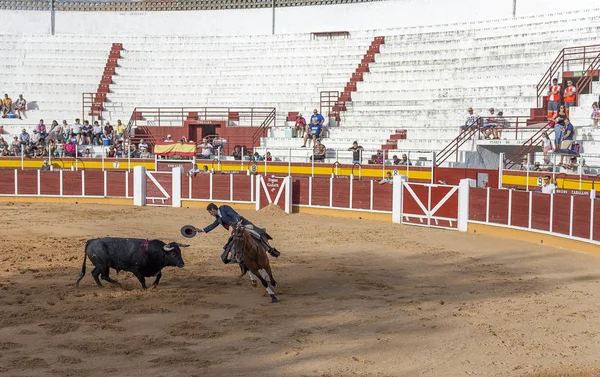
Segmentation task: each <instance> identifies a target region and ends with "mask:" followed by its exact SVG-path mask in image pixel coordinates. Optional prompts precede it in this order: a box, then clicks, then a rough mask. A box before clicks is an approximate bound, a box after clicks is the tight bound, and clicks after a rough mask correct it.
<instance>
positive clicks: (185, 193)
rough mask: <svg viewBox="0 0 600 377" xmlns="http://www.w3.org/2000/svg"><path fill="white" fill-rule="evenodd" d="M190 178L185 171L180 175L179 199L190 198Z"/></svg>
mask: <svg viewBox="0 0 600 377" xmlns="http://www.w3.org/2000/svg"><path fill="white" fill-rule="evenodd" d="M196 177H197V176H196ZM190 179H193V178H190V176H189V175H187V173H186V174H184V175H182V176H181V199H190Z"/></svg>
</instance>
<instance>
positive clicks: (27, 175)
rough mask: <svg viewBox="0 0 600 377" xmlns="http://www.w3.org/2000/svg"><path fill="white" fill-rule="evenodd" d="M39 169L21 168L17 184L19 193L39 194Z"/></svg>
mask: <svg viewBox="0 0 600 377" xmlns="http://www.w3.org/2000/svg"><path fill="white" fill-rule="evenodd" d="M37 180H38V177H37V170H19V171H18V174H17V185H18V190H17V191H18V193H19V195H37V193H38V188H37Z"/></svg>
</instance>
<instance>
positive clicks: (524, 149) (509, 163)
mask: <svg viewBox="0 0 600 377" xmlns="http://www.w3.org/2000/svg"><path fill="white" fill-rule="evenodd" d="M548 130H552V131H551V132H554V122H553V121H550V122H548V123H546V124H545V125H544V126H543V127H540V128H539V129H538V130H537V131H536V132H535V133H534V134H533V135H532V136H531V137H530V138H529V139H528V140H527V141H525V142H524V143H523V144H521V145H520V146H519V147H518V148H517V149H515V150H514V151H513V152H512V153H511V154H510V155H508V156H507V157H506V158H505V159H504V165H505V168H506V169H511V168H512V167H513V166H515V165H516V164H517V163H518V160H515V159H514V157H515V156H520V155H523V154H525V153H530V152H531V150H532V149H533V148H534V147H535V146H537V145H538V144H539V143H540V141H541V138H542V134H543V133H544V132H545V131H548Z"/></svg>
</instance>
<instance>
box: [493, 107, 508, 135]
mask: <svg viewBox="0 0 600 377" xmlns="http://www.w3.org/2000/svg"><path fill="white" fill-rule="evenodd" d="M505 128H510V122H509V121H508V120H506V118H505V117H504V112H502V111H498V116H497V117H496V137H497V138H498V139H500V136H501V135H502V130H503V129H505Z"/></svg>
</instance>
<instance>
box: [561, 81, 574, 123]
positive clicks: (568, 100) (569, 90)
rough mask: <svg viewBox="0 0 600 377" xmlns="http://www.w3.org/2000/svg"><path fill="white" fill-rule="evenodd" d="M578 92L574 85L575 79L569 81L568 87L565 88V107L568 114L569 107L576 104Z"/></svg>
mask: <svg viewBox="0 0 600 377" xmlns="http://www.w3.org/2000/svg"><path fill="white" fill-rule="evenodd" d="M576 94H577V88H575V87H574V86H573V81H571V80H569V81H567V87H566V88H565V94H564V97H563V98H564V101H565V109H566V110H567V116H569V108H570V107H571V106H575V95H576Z"/></svg>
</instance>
